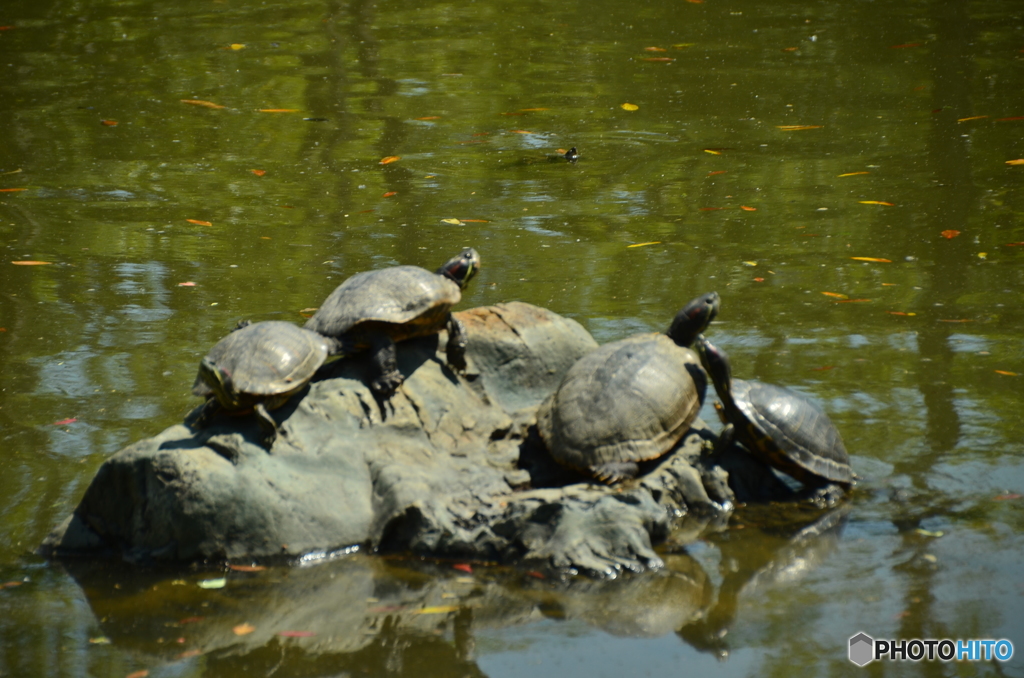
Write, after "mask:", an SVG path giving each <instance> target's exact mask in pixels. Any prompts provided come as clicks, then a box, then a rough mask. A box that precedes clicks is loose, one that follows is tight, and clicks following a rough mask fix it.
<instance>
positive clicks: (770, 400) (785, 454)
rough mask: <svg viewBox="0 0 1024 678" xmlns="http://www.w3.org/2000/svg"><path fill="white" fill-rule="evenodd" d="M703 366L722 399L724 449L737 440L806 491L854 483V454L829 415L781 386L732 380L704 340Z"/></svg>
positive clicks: (722, 356) (722, 357)
mask: <svg viewBox="0 0 1024 678" xmlns="http://www.w3.org/2000/svg"><path fill="white" fill-rule="evenodd" d="M697 352H698V353H699V354H700V359H701V363H703V365H704V369H705V370H707V373H708V375H709V376H710V377H711V381H712V382H714V384H715V390H716V391H717V392H718V397H719V399H720V400H721V401H722V402H721V404H720V405H717V406H716V409H718V413H719V416H720V417H721V418H722V423H724V424H726V426H725V429H724V430H723V431H722V434H721V437H720V439H719V446H720V447H721V448H724V447H725V446H727V445H729V444H730V443H732V441H733V439H734V438H737V439H739V442H741V443H743V446H744V447H746V448H747V449H748V450H749V451H750V452H751V453H753V454H754V455H755V456H757V457H758V458H760V459H761V460H763V461H764V462H765V463H767V464H770V465H771V466H774V467H775V468H777V469H779V470H780V471H783V472H785V473H787V474H789V475H791V476H793V477H794V478H796V479H797V480H799V481H800V482H801V483H803V484H804V485H806V486H808V487H818V486H821V485H826V484H828V483H830V482H833V483H837V484H839V485H842V486H844V487H849V486H850V485H851V484H852V483H853V470H852V469H851V468H850V455H849V454H848V453H847V452H846V447H845V446H844V445H843V440H842V438H840V436H839V431H838V430H836V427H835V426H834V425H833V424H832V421H831V420H829V418H828V416H826V415H825V413H824V412H823V411H822V410H821V408H820V407H818V406H817V405H816V404H815V403H813V402H812V401H810V400H809V399H807V397H805V396H803V395H801V394H799V393H797V392H795V391H791V390H789V389H788V388H782V387H781V386H773V385H771V384H764V383H762V382H759V381H741V380H739V379H733V378H732V369H731V367H730V365H729V357H728V356H727V355H726V353H725V351H723V350H722V349H720V348H718V347H717V346H715V345H714V344H712V343H711V342H709V341H708V340H707V339H704V338H703V337H702V338H701V339H700V341H699V342H698V344H697Z"/></svg>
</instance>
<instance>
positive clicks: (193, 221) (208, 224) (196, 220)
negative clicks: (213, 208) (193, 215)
mask: <svg viewBox="0 0 1024 678" xmlns="http://www.w3.org/2000/svg"><path fill="white" fill-rule="evenodd" d="M185 221H187V222H188V223H190V224H195V225H196V226H213V224H211V223H210V222H209V221H200V220H199V219H186V220H185Z"/></svg>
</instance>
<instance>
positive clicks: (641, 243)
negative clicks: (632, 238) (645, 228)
mask: <svg viewBox="0 0 1024 678" xmlns="http://www.w3.org/2000/svg"><path fill="white" fill-rule="evenodd" d="M660 244H661V241H660V240H652V241H650V242H638V243H636V244H633V245H626V249H629V248H630V247H646V246H647V245H660Z"/></svg>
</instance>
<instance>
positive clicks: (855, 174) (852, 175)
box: [839, 172, 871, 177]
mask: <svg viewBox="0 0 1024 678" xmlns="http://www.w3.org/2000/svg"><path fill="white" fill-rule="evenodd" d="M858 174H871V172H847V173H846V174H840V175H839V176H841V177H855V176H857V175H858Z"/></svg>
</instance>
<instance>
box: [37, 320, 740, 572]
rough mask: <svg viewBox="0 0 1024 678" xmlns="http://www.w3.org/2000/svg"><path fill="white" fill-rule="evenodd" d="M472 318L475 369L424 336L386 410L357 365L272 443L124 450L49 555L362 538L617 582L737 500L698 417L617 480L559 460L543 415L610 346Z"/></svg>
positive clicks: (235, 422) (199, 434)
mask: <svg viewBox="0 0 1024 678" xmlns="http://www.w3.org/2000/svg"><path fill="white" fill-rule="evenodd" d="M458 315H459V317H460V318H461V319H462V321H463V322H464V323H465V325H466V328H467V331H468V335H469V348H468V352H467V358H468V361H469V369H468V373H467V375H465V376H460V375H456V374H454V373H452V372H451V371H450V370H449V369H448V368H447V367H446V364H445V360H444V352H443V346H442V345H441V339H442V337H443V335H442V337H428V338H422V339H417V340H412V341H407V342H402V343H401V344H399V350H398V356H399V369H400V370H401V372H402V373H403V375H405V377H406V380H405V383H404V385H403V386H402V387H401V388H400V389H399V390H398V391H397V392H396V393H395V395H394V396H393V397H392V398H391V399H390V400H388V401H386V402H380V401H378V400H376V399H375V398H374V396H373V394H372V393H371V392H370V390H369V388H368V387H367V386H366V380H365V379H364V368H365V365H364V364H363V363H362V362H360V361H359V360H358V359H353V360H342V361H338V362H336V363H334V364H332V365H329V366H327V367H325V368H323V369H322V370H321V374H320V375H319V376H318V378H317V379H316V380H314V381H313V382H312V383H311V384H310V385H309V387H308V388H307V389H306V390H305V391H303V392H302V393H300V394H299V395H297V396H295V397H293V398H292V399H291V400H290V401H289V402H288V403H287V404H286V405H285V406H284V407H282V408H280V409H278V410H275V411H274V412H273V413H272V414H273V416H274V417H275V419H276V420H277V421H278V423H279V435H278V438H277V440H276V441H275V443H274V445H273V447H272V448H271V449H270V450H266V449H264V448H263V447H261V446H260V445H259V440H260V430H259V427H258V426H257V425H256V422H255V420H254V418H253V417H251V416H243V417H231V416H221V417H218V418H215V419H214V421H213V422H212V423H211V425H210V426H209V427H208V428H205V429H203V430H199V431H194V430H192V429H191V428H190V427H189V426H187V425H181V424H180V425H176V426H172V427H170V428H168V429H167V430H165V431H163V432H162V433H160V434H158V435H156V436H154V437H153V438H149V439H146V440H142V441H139V442H137V443H135V444H133V445H131V446H129V447H127V448H125V449H124V450H122V451H120V452H118V453H117V454H115V455H114V456H112V457H111V458H110V459H108V460H107V461H106V462H105V463H104V464H103V465H102V466H101V467H100V470H99V471H98V472H97V474H96V477H95V478H94V479H93V481H92V483H91V485H90V486H89V488H88V489H87V490H86V493H85V496H84V497H83V498H82V501H81V503H80V504H79V505H78V507H77V508H76V509H75V511H74V513H73V514H72V516H70V517H69V519H68V520H67V521H65V523H64V524H63V525H61V526H60V527H59V528H58V529H56V530H55V531H54V532H53V533H52V534H51V535H50V536H49V537H47V539H46V541H45V542H44V544H43V546H42V549H41V550H42V552H43V553H45V554H49V555H57V556H62V555H94V554H99V553H113V554H115V555H119V556H121V557H123V558H125V559H127V560H130V561H152V560H157V561H193V560H201V559H235V558H243V557H245V558H268V557H271V556H278V555H285V556H299V555H302V554H307V553H310V552H316V551H332V550H337V549H343V548H346V547H350V546H360V547H367V548H370V549H373V550H380V551H390V552H412V553H418V554H424V555H432V556H442V557H457V558H463V559H474V560H489V561H500V562H529V563H531V564H533V565H534V566H537V567H548V568H568V569H574V570H577V571H587V572H591V573H595V574H603V575H614V574H615V573H617V572H618V571H621V570H624V569H626V570H641V569H644V568H657V567H660V566H661V565H662V561H661V559H660V558H659V557H658V555H657V554H655V552H654V550H653V546H652V545H653V543H654V542H656V541H657V540H658V539H660V538H662V537H663V536H664V535H665V534H667V533H668V531H669V528H670V526H671V524H672V522H673V520H674V519H675V518H677V517H678V516H679V515H681V514H683V513H686V512H692V511H694V510H701V511H704V510H712V509H714V507H715V506H716V501H717V502H719V503H724V502H727V501H730V500H732V499H734V497H732V496H731V495H730V494H729V489H728V487H727V486H726V485H724V484H723V483H718V484H717V485H716V484H715V483H713V482H712V483H711V484H710V485H709V486H710V487H712V488H713V492H712V494H713V496H714V498H715V500H716V501H712V499H711V498H709V495H708V493H707V491H706V490H705V483H704V482H702V478H705V479H708V478H712V477H713V473H712V472H711V471H709V470H708V469H707V468H704V467H703V466H702V462H701V461H700V457H701V450H702V448H703V447H704V439H705V438H707V437H708V436H709V434H708V433H707V431H706V429H703V428H702V426H703V425H702V424H700V423H699V422H698V424H697V425H696V426H695V432H694V433H692V434H690V435H688V436H685V437H684V439H683V441H682V442H681V443H680V445H679V447H678V448H677V450H676V451H675V452H674V453H672V454H669V455H668V456H667V457H665V458H663V459H662V460H660V461H659V463H658V464H657V465H656V468H653V469H647V471H648V472H647V473H646V474H645V475H644V476H642V477H641V478H640V479H639V480H637V481H634V482H631V483H627V484H624V485H622V486H620V487H617V488H609V487H605V486H601V485H595V484H592V483H587V482H581V480H582V479H581V478H579V477H576V476H573V475H571V474H570V473H569V472H567V471H564V470H562V469H560V468H559V467H557V466H555V465H554V464H553V463H552V462H551V461H550V458H549V457H548V455H547V454H546V453H545V452H544V450H543V448H542V446H541V445H540V443H539V438H538V437H537V435H536V430H535V426H534V424H535V413H536V410H537V407H538V406H539V404H540V403H541V401H542V400H543V399H544V398H545V397H547V395H549V394H550V393H551V392H552V391H554V389H555V388H556V387H557V385H558V383H559V381H560V379H561V378H562V375H564V373H565V372H566V370H567V369H568V368H569V366H571V365H572V364H573V363H574V362H575V361H576V360H578V359H579V358H580V357H581V356H583V355H585V354H586V353H588V352H589V351H591V350H593V349H594V348H596V344H595V342H594V340H593V339H592V338H591V337H590V335H589V334H588V333H587V332H586V331H585V330H584V329H583V328H582V327H581V326H580V325H579V324H578V323H576V322H575V321H572V320H568V319H566V318H563V317H561V316H558V315H556V314H554V313H552V312H550V311H547V310H545V309H541V308H537V307H535V306H530V305H529V304H523V303H509V304H500V305H498V306H493V307H488V308H479V309H472V310H470V311H466V312H463V313H459V314H458ZM187 421H188V420H187ZM187 421H186V423H187ZM543 486H547V487H543ZM723 495H724V496H723Z"/></svg>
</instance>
